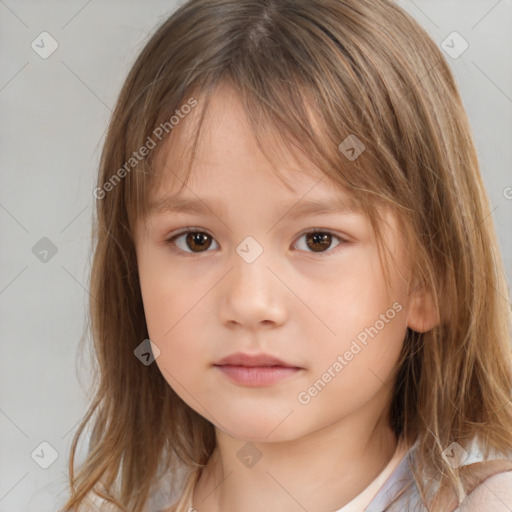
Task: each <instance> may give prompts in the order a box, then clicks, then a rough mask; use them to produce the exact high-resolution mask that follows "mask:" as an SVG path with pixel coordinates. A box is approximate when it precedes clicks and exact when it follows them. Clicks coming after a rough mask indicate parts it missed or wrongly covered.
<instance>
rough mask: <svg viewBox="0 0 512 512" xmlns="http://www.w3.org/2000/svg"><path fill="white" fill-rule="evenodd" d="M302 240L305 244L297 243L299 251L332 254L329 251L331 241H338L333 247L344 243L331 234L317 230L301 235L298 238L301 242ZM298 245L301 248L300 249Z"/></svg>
mask: <svg viewBox="0 0 512 512" xmlns="http://www.w3.org/2000/svg"><path fill="white" fill-rule="evenodd" d="M303 238H304V239H305V242H306V243H305V244H301V243H299V242H297V246H299V249H300V250H304V251H306V252H317V253H330V252H333V251H332V250H329V248H330V247H331V245H332V243H333V240H338V243H337V244H336V245H335V246H334V247H336V246H337V245H340V244H341V243H343V242H344V240H343V239H342V238H340V237H339V236H337V235H335V234H333V233H330V232H328V231H319V230H316V231H309V232H308V233H303V234H302V235H301V236H300V237H299V240H302V239H303ZM300 245H302V246H303V247H300ZM304 246H305V247H304Z"/></svg>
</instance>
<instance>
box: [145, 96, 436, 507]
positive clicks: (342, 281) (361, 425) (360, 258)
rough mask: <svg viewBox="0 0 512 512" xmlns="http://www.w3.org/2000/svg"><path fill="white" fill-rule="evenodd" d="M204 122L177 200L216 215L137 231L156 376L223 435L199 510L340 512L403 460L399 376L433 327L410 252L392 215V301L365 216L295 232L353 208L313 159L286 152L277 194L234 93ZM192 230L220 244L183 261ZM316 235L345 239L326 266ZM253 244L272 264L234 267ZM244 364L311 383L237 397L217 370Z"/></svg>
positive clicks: (332, 248) (166, 163)
mask: <svg viewBox="0 0 512 512" xmlns="http://www.w3.org/2000/svg"><path fill="white" fill-rule="evenodd" d="M193 116H194V112H192V113H191V114H190V116H189V117H190V118H191V119H192V118H193ZM207 117H208V119H207V126H209V127H210V129H209V130H207V131H206V136H205V138H204V139H203V140H202V141H201V147H200V148H199V153H198V154H197V156H196V160H195V162H194V166H193V169H192V176H191V180H190V181H189V183H188V187H186V188H185V190H183V191H182V192H181V194H180V195H181V196H182V197H187V198H192V199H197V198H200V199H201V200H202V201H204V202H205V203H207V204H208V205H209V206H210V207H211V209H212V210H213V212H215V213H213V212H210V213H208V214H201V215H198V214H191V213H176V212H163V213H159V214H155V215H152V216H151V217H150V218H149V219H148V222H147V223H144V222H143V221H142V220H139V222H138V224H137V227H136V230H135V245H136V252H137V262H138V270H139V275H140V284H141V290H142V296H143V303H144V310H145V315H146V321H147V326H148V331H149V335H150V338H151V340H152V341H153V343H155V345H157V346H158V348H159V349H160V355H159V357H158V358H157V359H156V364H157V365H158V367H159V369H160V371H161V372H162V375H163V376H164V377H165V379H166V380H167V382H168V383H169V385H170V386H171V387H172V388H173V389H174V390H175V392H176V393H177V394H178V395H179V396H180V397H181V398H182V399H183V400H184V401H185V402H186V403H187V404H188V405H189V406H190V407H191V408H192V409H194V410H196V411H197V412H198V413H199V414H201V415H202V416H204V417H205V418H206V419H207V420H209V421H210V422H211V423H212V424H213V425H214V427H215V432H216V437H217V447H216V449H215V451H214V454H213V455H212V457H211V458H210V460H209V462H208V464H207V466H206V468H205V469H204V470H203V473H202V475H201V478H200V480H199V482H198V485H197V486H196V489H195V491H194V498H193V504H194V508H195V509H197V510H198V511H199V512H220V511H223V512H231V511H232V512H235V511H240V510H243V511H244V512H261V511H264V510H265V511H267V510H279V511H280V512H303V510H304V509H306V510H308V512H320V511H323V512H325V511H326V510H337V509H338V508H340V507H342V506H343V505H345V504H346V503H348V502H349V501H351V500H352V499H353V498H354V497H355V496H356V495H358V494H359V493H360V492H361V491H363V490H364V489H365V488H366V487H367V486H368V485H369V484H370V483H371V481H372V480H374V479H375V477H376V476H377V475H378V474H379V473H380V472H381V471H382V469H383V468H384V467H385V466H386V464H387V463H388V462H389V460H390V458H391V457H392V455H393V453H394V451H395V448H396V446H397V441H396V439H395V436H394V434H393V432H392V430H391V428H390V427H389V425H388V405H389V401H390V399H391V390H392V382H393V375H394V373H393V372H394V368H395V364H396V362H397V359H398V357H399V353H400V350H401V348H402V344H403V340H404V336H405V334H406V329H407V327H410V328H412V329H415V330H418V331H424V330H427V329H430V328H432V327H433V325H434V318H433V315H432V313H431V312H430V311H431V310H430V309H429V308H431V303H430V297H429V296H428V294H427V293H426V292H425V291H423V290H422V289H420V288H414V287H412V285H411V283H410V282H409V281H410V279H409V276H410V272H409V267H408V262H407V261H405V260H404V256H403V255H404V250H403V240H402V239H401V238H400V236H399V233H398V230H397V223H396V219H394V218H393V217H392V216H391V215H390V214H389V213H387V214H385V215H383V219H382V220H383V222H386V223H387V224H386V225H387V228H386V240H387V243H388V245H389V247H390V249H391V252H392V254H393V257H394V259H395V262H396V267H397V268H396V269H394V268H393V269H392V271H391V276H390V277H391V283H392V287H391V290H392V291H390V290H388V289H387V287H386V283H385V281H384V274H383V269H382V267H381V264H380V261H379V258H378V253H377V247H376V245H375V238H374V234H373V232H372V230H371V226H370V223H369V221H368V220H367V219H366V217H365V216H364V215H363V214H362V213H346V212H344V213H329V214H322V215H307V216H305V217H302V218H296V219H295V218H293V217H292V216H291V215H289V213H288V212H289V210H288V209H285V208H284V206H283V205H284V204H286V203H288V202H290V204H295V203H297V204H300V202H301V201H303V200H305V199H318V200H321V201H323V202H325V203H330V202H332V200H333V198H336V197H338V198H339V197H343V192H342V191H341V190H340V189H339V187H338V188H337V187H335V186H334V184H332V183H331V182H329V181H328V180H327V179H325V176H324V175H323V173H322V172H321V171H320V170H319V169H317V168H315V167H314V166H313V165H312V163H311V162H309V161H308V160H307V158H306V157H305V155H303V158H300V157H297V155H292V154H291V153H288V152H287V150H286V148H284V147H282V148H281V150H282V154H283V161H282V162H281V163H280V166H279V169H280V171H281V172H282V173H283V174H284V175H285V176H287V177H288V179H289V182H288V183H284V182H283V181H282V180H281V179H279V177H278V176H277V175H276V173H275V172H274V169H273V167H272V165H271V163H270V162H269V161H268V160H267V159H266V158H265V157H264V155H263V154H262V153H261V152H260V150H259V149H258V147H257V145H256V142H255V140H254V139H253V136H252V134H251V131H250V128H249V125H248V122H247V119H246V117H245V113H244V110H243V107H242V105H241V104H240V102H239V100H238V99H237V97H236V95H235V94H234V92H233V91H231V90H230V89H229V88H228V87H220V88H219V89H218V90H217V92H216V94H215V96H214V98H213V100H212V104H211V106H210V109H209V110H208V113H207ZM188 126H190V128H188ZM192 126H193V123H192V121H191V120H190V121H189V119H188V118H187V119H186V121H184V122H183V126H182V127H180V128H182V129H181V130H180V131H177V132H176V137H177V138H175V139H174V141H173V144H171V145H169V146H168V147H166V148H165V149H166V151H165V152H163V157H162V158H161V159H160V163H159V165H160V166H161V170H162V171H163V172H165V175H164V179H163V181H162V183H161V187H160V188H159V190H158V191H157V192H156V193H155V196H154V198H155V199H160V198H163V197H166V196H169V195H171V194H174V193H176V191H177V190H178V188H179V185H180V183H181V179H180V180H178V179H177V176H180V168H181V169H183V168H184V161H183V160H182V159H181V157H182V155H180V154H178V153H177V152H175V149H174V148H176V147H178V145H180V144H181V147H184V144H186V140H187V138H186V136H187V130H188V129H190V130H191V129H192V128H191V127H192ZM189 135H190V134H189ZM180 137H181V140H180ZM271 140H272V139H271ZM273 140H274V141H275V140H277V139H273ZM185 153H186V152H185ZM171 171H172V172H171ZM299 171H300V172H299ZM322 178H324V179H322ZM303 196H304V197H303ZM216 200H218V201H219V202H220V204H221V208H222V209H218V208H217V206H216V205H214V204H213V203H214V201H216ZM187 227H190V228H195V229H196V231H202V232H204V233H206V234H207V235H209V237H208V238H207V241H208V242H209V244H210V245H209V246H208V244H206V245H205V250H204V251H201V249H198V248H197V246H194V245H193V244H192V246H191V245H187V243H186V235H185V236H182V237H181V238H180V239H179V240H176V241H175V247H176V251H178V252H174V251H173V250H172V248H171V247H172V246H171V245H169V244H166V243H165V240H166V239H169V238H170V237H171V236H173V235H174V234H175V233H176V232H177V231H178V230H179V229H182V228H187ZM312 228H322V230H323V231H322V232H324V231H329V232H331V233H333V235H334V236H333V237H332V238H331V239H330V240H331V244H330V245H327V247H326V248H325V249H323V252H314V251H313V250H312V249H311V248H310V247H308V245H307V243H306V241H307V237H306V236H305V235H304V232H305V231H309V230H310V229H312ZM318 231H320V230H319V229H317V232H318ZM248 236H251V237H253V238H254V239H255V240H256V241H257V243H258V244H259V245H260V246H261V247H262V248H263V252H262V254H261V255H260V256H259V257H258V258H257V259H256V260H255V261H254V262H252V263H247V262H246V261H244V259H242V258H241V257H240V256H239V254H238V253H237V252H236V248H237V247H238V246H239V244H240V243H241V242H242V241H243V240H244V239H245V238H246V237H248ZM336 236H339V237H340V238H339V239H337V238H336ZM340 240H341V243H340ZM343 240H345V241H343ZM313 247H318V245H317V246H313ZM180 249H181V251H183V252H181V253H180V252H179V251H180ZM194 250H195V251H196V252H194ZM411 290H412V291H411ZM394 303H398V304H400V305H401V311H399V312H397V313H396V315H395V316H394V318H393V319H392V320H390V321H389V322H388V323H386V324H385V327H384V328H382V329H381V330H380V331H379V333H378V334H377V335H376V336H375V337H373V338H370V339H369V341H368V344H367V345H366V346H365V347H364V348H363V349H362V350H361V351H360V352H359V353H357V355H356V356H355V357H354V358H353V359H352V360H350V361H349V362H348V364H347V365H346V366H344V368H343V370H342V371H341V372H339V373H338V374H337V375H336V377H335V378H333V379H332V380H331V381H330V382H329V383H328V384H327V385H326V386H325V387H324V388H323V389H322V390H321V392H319V393H318V394H317V395H316V396H314V397H312V398H311V400H310V402H309V403H308V404H302V403H300V402H299V401H298V398H297V397H298V395H299V393H301V392H304V391H305V390H308V388H310V386H311V385H312V384H313V383H314V382H315V381H317V380H318V379H319V378H320V377H321V376H322V374H324V373H325V371H326V370H327V369H328V368H329V367H332V365H333V363H334V362H335V361H336V360H337V357H338V355H343V354H344V353H345V352H346V351H347V350H348V349H349V348H350V345H351V342H352V341H353V340H354V339H355V337H356V336H357V335H358V334H359V333H361V332H362V331H364V329H365V328H366V327H369V326H372V325H374V324H375V322H376V321H377V320H378V319H379V318H381V317H380V315H382V314H385V313H386V311H387V310H389V309H390V308H392V306H393V304H394ZM238 351H241V352H250V353H259V352H266V353H270V354H272V355H274V356H275V357H278V358H279V359H282V360H284V361H286V362H288V363H291V364H294V365H296V366H299V367H301V368H302V370H301V371H300V372H299V373H297V374H295V375H294V376H293V377H291V378H289V379H286V380H284V381H281V382H278V383H276V384H273V385H269V386H266V387H256V388H250V387H246V386H242V385H238V384H234V383H232V382H231V381H229V380H228V379H227V378H226V376H225V375H224V374H223V373H222V372H220V371H219V370H218V369H217V368H215V367H213V366H212V365H213V364H214V363H215V362H216V361H218V360H219V359H221V358H223V357H225V356H227V355H229V354H232V353H234V352H238ZM247 443H250V445H249V450H254V449H255V448H256V449H257V450H259V452H261V458H260V459H259V461H258V462H257V463H256V464H255V465H253V466H252V467H246V466H245V465H244V464H243V463H242V462H241V460H240V459H239V458H238V457H237V452H238V451H239V450H240V449H241V448H242V447H244V446H245V445H246V444H247Z"/></svg>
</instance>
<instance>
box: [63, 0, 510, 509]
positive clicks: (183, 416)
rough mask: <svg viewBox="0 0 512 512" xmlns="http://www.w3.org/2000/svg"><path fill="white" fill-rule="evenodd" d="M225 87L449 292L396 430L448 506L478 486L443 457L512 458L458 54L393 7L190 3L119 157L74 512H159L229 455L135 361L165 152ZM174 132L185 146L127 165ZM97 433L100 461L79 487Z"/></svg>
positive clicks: (483, 208)
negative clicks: (218, 455) (455, 66)
mask: <svg viewBox="0 0 512 512" xmlns="http://www.w3.org/2000/svg"><path fill="white" fill-rule="evenodd" d="M221 83H223V84H229V85H230V86H231V87H233V90H234V91H236V92H237V93H238V94H239V95H240V98H241V99H242V101H243V104H244V106H245V109H246V111H247V114H248V118H249V120H250V122H251V126H252V128H253V131H254V135H255V137H256V139H257V140H258V143H259V144H260V147H261V149H262V151H267V153H268V152H269V151H270V150H271V149H272V148H271V147H269V146H268V145H265V144H264V143H263V137H264V136H266V135H268V134H269V133H270V132H272V133H274V134H279V136H281V137H282V139H283V140H284V141H285V142H287V144H288V145H289V146H290V147H292V146H293V147H295V148H300V150H302V151H304V152H305V153H306V154H307V155H308V156H309V157H310V159H311V160H312V161H314V162H315V163H316V164H317V165H318V167H319V168H320V169H323V170H324V171H325V173H326V174H327V175H328V176H329V179H331V180H332V181H333V182H335V183H337V184H339V185H340V186H342V187H343V188H344V189H346V190H348V191H350V193H351V196H352V197H353V198H354V199H355V200H356V201H357V203H358V204H359V205H360V206H361V207H362V208H364V211H365V212H366V214H367V215H368V218H369V219H370V220H371V223H372V226H373V228H374V230H375V233H376V235H377V239H378V241H379V254H381V252H382V254H384V252H385V247H384V244H383V243H382V236H381V229H380V222H379V215H378V208H379V207H380V206H382V205H385V206H386V207H388V208H391V209H393V211H394V212H395V213H396V214H397V216H398V218H399V220H400V225H401V228H402V230H403V233H404V235H405V237H406V240H407V243H406V245H405V247H406V248H407V250H408V255H409V256H410V259H411V262H412V265H413V267H412V268H413V271H414V276H415V279H416V280H417V282H418V283H421V284H422V285H423V286H425V287H427V288H428V289H429V290H431V292H432V295H433V297H434V302H435V307H436V310H437V312H438V315H439V318H440V322H439V325H437V326H436V327H435V328H433V329H431V330H430V331H428V332H424V333H419V332H415V331H412V330H410V329H409V330H408V331H407V334H406V338H405V340H404V346H403V351H402V357H401V358H400V361H399V363H398V366H397V378H396V385H395V390H394V394H393V400H392V404H391V421H392V425H393V428H394V430H395V433H396V435H397V437H399V438H403V439H404V440H406V441H407V442H409V443H411V444H412V443H413V442H415V441H416V440H418V448H417V466H416V467H415V470H414V472H415V478H416V480H417V484H418V487H419V489H420V491H421V496H422V499H423V500H424V503H425V504H429V503H431V500H432V499H433V498H434V497H435V493H436V490H435V488H434V487H433V486H432V485H431V483H432V482H433V481H438V482H440V483H441V487H443V486H446V485H450V486H451V487H452V488H453V489H455V490H456V491H457V492H459V491H460V489H462V487H461V484H460V482H461V478H460V474H459V473H460V472H459V470H458V469H454V468H451V467H450V465H448V464H447V463H446V462H445V460H444V458H443V457H442V452H443V450H444V449H445V448H446V447H447V446H449V445H450V444H451V443H452V442H458V443H459V444H461V445H462V446H465V445H466V443H467V442H468V441H469V440H471V439H472V438H473V437H474V436H476V435H478V438H479V440H480V443H481V446H482V447H483V449H484V454H485V456H487V455H488V453H489V450H491V449H492V450H497V451H499V452H508V451H510V450H512V415H511V408H510V405H511V403H510V389H511V386H512V374H511V364H510V362H511V358H510V305H509V295H508V289H507V284H506V281H505V275H504V271H503V267H502V261H501V255H500V251H499V248H498V244H497V239H496V235H495V231H494V226H493V223H492V219H491V217H490V216H489V201H488V198H487V195H486V192H485V190H484V186H483V182H482V178H481V176H480V171H479V163H478V160H477V155H476V151H475V146H474V143H473V139H472V134H471V129H470V126H469V123H468V119H467V116H466V112H465V110H464V107H463V105H462V102H461V98H460V95H459V92H458V88H457V85H456V83H455V81H454V78H453V76H452V73H451V71H450V68H449V66H448V64H447V63H446V60H445V59H444V57H443V55H442V53H441V51H440V49H439V48H438V47H437V46H436V44H435V43H434V42H433V41H432V40H431V38H430V37H429V36H428V34H427V33H426V31H425V30H424V29H423V28H421V27H420V25H419V24H418V23H417V22H416V21H415V20H414V19H413V18H412V17H411V16H410V15H408V14H407V13H406V12H405V11H404V10H402V9H401V8H399V7H398V6H396V5H395V4H394V3H392V2H391V1H389V0H189V1H188V2H187V3H185V4H184V5H182V6H180V7H179V8H178V9H177V10H176V11H175V12H174V13H173V14H172V16H170V17H169V18H168V19H167V20H166V21H165V22H164V23H163V24H162V25H161V26H160V27H159V28H158V30H157V31H156V33H155V34H154V35H153V36H152V37H151V38H150V40H149V42H148V43H147V44H146V46H145V47H144V49H143V50H142V52H141V54H140V55H139V57H138V58H137V60H136V62H135V64H134V65H133V67H132V69H131V71H130V73H129V75H128V77H127V79H126V81H125V84H124V86H123V89H122V91H121V94H120V96H119V99H118V102H117V105H116V108H115V111H114V114H113V116H112V119H111V121H110V125H109V129H108V133H107V137H106V141H105V144H104V149H103V153H102V158H101V164H100V172H99V178H98V189H97V192H96V193H95V194H96V196H97V198H98V200H97V202H96V208H97V219H96V222H95V225H94V238H95V252H94V261H93V265H92V273H91V285H90V288H91V296H92V297H93V300H91V302H90V316H91V326H92V338H93V342H94V349H95V354H96V358H97V372H98V376H99V378H98V381H97V388H96V390H95V396H94V400H93V401H92V403H91V405H90V408H89V410H88V412H87V414H86V416H85V418H84V419H83V421H82V423H81V425H80V426H79V428H78V430H77V432H76V434H75V437H74V439H73V445H72V449H71V454H70V461H69V471H70V485H71V489H72V495H71V497H70V499H69V501H68V502H67V503H66V505H65V509H66V510H78V507H79V506H80V504H82V503H86V497H87V496H90V495H91V491H95V492H96V493H97V494H98V495H99V496H102V497H103V498H105V499H106V500H107V501H110V502H112V503H115V504H116V505H117V506H118V507H120V508H121V509H122V510H130V511H133V512H139V511H142V510H143V509H144V507H145V506H146V505H147V502H148V498H149V496H150V495H151V493H152V491H153V485H154V483H155V482H156V481H158V479H159V478H160V477H161V476H162V475H164V474H166V473H167V472H169V471H173V470H174V468H175V467H177V464H178V463H184V464H186V465H187V466H188V467H196V468H197V467H201V466H202V465H204V464H205V463H206V461H207V460H208V457H209V456H210V454H211V453H212V450H213V448H214V445H215V436H214V428H213V426H212V424H211V423H209V422H208V421H207V420H205V419H204V418H203V417H202V416H200V415H199V414H198V413H196V412H195V411H194V410H192V409H191V408H190V407H188V405H186V404H185V403H184V402H183V401H182V400H181V399H180V398H179V397H178V396H177V395H176V394H175V393H174V391H173V390H172V389H171V387H170V386H169V385H168V383H167V382H166V380H165V379H164V377H163V376H162V375H161V373H160V372H159V370H158V368H157V366H156V365H155V364H153V365H149V366H145V365H143V364H141V362H140V361H139V360H138V359H137V358H136V357H134V354H133V351H134V349H135V348H136V347H137V346H138V345H139V344H140V343H141V342H142V340H144V339H146V338H148V332H147V327H146V323H145V317H144V311H143V304H142V299H141V293H140V288H139V279H138V273H137V261H136V255H135V249H134V242H133V228H134V225H135V222H136V220H137V219H139V218H144V217H145V216H146V213H147V205H148V197H149V195H148V194H149V191H150V190H151V189H152V188H153V187H155V186H156V185H157V184H158V179H159V175H158V173H157V172H156V170H155V169H156V167H157V166H156V165H155V161H156V157H157V155H158V154H159V153H161V151H162V147H163V146H164V142H165V143H169V141H171V140H172V137H171V138H169V137H170V136H172V134H173V131H174V130H178V129H181V127H182V125H185V124H186V123H187V119H186V116H185V117H184V118H183V119H180V121H179V124H178V125H177V126H176V128H175V129H174V130H173V129H172V126H171V124H172V123H171V122H170V121H169V120H170V119H171V116H172V115H173V114H176V115H177V113H176V111H177V110H178V112H180V110H179V109H182V110H181V112H182V113H183V112H185V109H184V108H183V106H184V105H185V104H187V103H188V104H189V105H192V103H193V102H192V101H191V98H194V99H195V98H197V99H196V100H195V101H196V102H197V103H196V104H197V106H196V107H194V108H197V109H198V111H197V112H200V113H201V115H204V113H205V111H206V109H207V107H208V102H209V98H210V97H211V95H212V94H213V93H214V92H215V90H216V88H217V87H218V86H219V85H220V84H221ZM200 121H202V117H201V118H200ZM166 123H167V124H166ZM159 126H160V127H164V131H165V136H166V137H167V138H163V137H162V142H161V143H160V139H159V140H158V147H157V148H156V149H155V150H154V151H152V150H151V151H149V153H148V154H147V156H146V157H144V158H141V159H140V160H139V159H137V162H132V163H133V165H132V164H128V165H127V162H131V158H133V154H134V152H137V151H138V150H139V148H141V147H143V146H144V145H146V146H147V145H148V141H149V139H148V138H151V139H152V140H154V139H155V138H158V137H157V136H156V134H155V131H156V128H157V127H159ZM200 129H201V123H199V126H198V127H197V136H196V139H195V143H194V146H193V148H194V149H195V147H196V144H197V140H198V137H199V134H200ZM161 131H162V130H160V132H161ZM160 132H158V133H160ZM168 134H169V135H168ZM349 135H355V136H356V137H357V138H358V139H359V141H361V142H362V144H364V147H365V149H364V151H363V152H362V154H361V155H360V156H359V157H358V158H357V159H355V160H353V161H350V160H349V159H347V157H346V156H345V155H344V154H343V152H342V151H340V149H339V145H340V143H342V142H343V141H344V140H345V139H346V138H347V137H348V136H349ZM193 154H194V151H191V153H190V155H191V156H192V158H193ZM132 167H133V168H132ZM121 169H124V172H120V170H121ZM183 186H186V181H185V182H183ZM90 422H93V430H92V435H91V440H90V444H89V452H88V455H87V458H86V460H85V461H84V462H83V464H81V467H80V470H79V471H78V473H77V474H75V473H74V468H73V466H74V457H75V451H76V449H77V444H78V441H79V439H80V437H81V435H82V434H83V431H84V429H85V427H86V426H87V425H88V424H89V423H90ZM148 447H149V448H150V449H148Z"/></svg>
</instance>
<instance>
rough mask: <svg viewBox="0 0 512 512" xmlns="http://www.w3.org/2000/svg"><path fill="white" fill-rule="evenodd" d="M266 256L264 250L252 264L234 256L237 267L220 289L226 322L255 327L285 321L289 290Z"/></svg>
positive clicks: (222, 312)
mask: <svg viewBox="0 0 512 512" xmlns="http://www.w3.org/2000/svg"><path fill="white" fill-rule="evenodd" d="M264 255H265V252H264V253H263V254H262V255H260V256H259V258H257V259H256V261H253V262H252V263H247V262H246V261H244V260H243V259H242V258H240V257H239V256H238V255H236V258H234V259H233V262H234V266H233V268H232V270H231V271H230V272H229V273H228V275H227V276H226V277H225V279H223V283H222V285H221V287H220V290H219V292H220V293H221V309H220V316H221V322H222V323H223V325H226V326H227V327H233V326H240V327H244V328H246V329H248V330H256V329H260V328H271V327H277V326H279V325H282V324H283V323H284V322H285V321H286V317H287V314H288V313H287V308H286V299H287V295H289V294H290V292H289V290H288V289H287V288H286V286H285V285H284V284H283V282H282V278H281V279H280V278H279V277H278V272H277V271H276V270H274V269H273V268H272V265H271V264H270V263H271V262H270V261H269V260H268V258H267V257H266V256H264ZM237 259H238V261H237Z"/></svg>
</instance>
